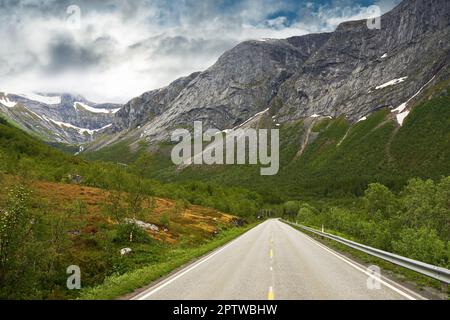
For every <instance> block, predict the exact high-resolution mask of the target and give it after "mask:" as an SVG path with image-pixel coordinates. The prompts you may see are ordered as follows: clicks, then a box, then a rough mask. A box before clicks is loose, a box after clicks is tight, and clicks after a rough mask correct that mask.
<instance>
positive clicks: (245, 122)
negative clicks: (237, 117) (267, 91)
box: [231, 108, 269, 130]
mask: <svg viewBox="0 0 450 320" xmlns="http://www.w3.org/2000/svg"><path fill="white" fill-rule="evenodd" d="M267 111H269V108H267V109H266V110H263V111H261V112H258V113H257V114H255V115H254V116H253V117H250V118H248V119H247V120H246V121H244V122H243V123H242V124H240V125H238V126H236V127H234V128H233V129H231V130H234V129H237V128H239V127H242V126H243V125H245V124H247V123H249V122H250V121H252V120H253V119H255V118H256V117H258V116H260V115H262V114H264V113H266V112H267Z"/></svg>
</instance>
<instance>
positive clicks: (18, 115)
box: [0, 92, 121, 144]
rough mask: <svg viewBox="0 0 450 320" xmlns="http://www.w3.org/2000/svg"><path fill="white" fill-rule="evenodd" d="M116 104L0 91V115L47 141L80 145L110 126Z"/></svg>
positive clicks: (63, 95)
mask: <svg viewBox="0 0 450 320" xmlns="http://www.w3.org/2000/svg"><path fill="white" fill-rule="evenodd" d="M120 107H121V106H120V105H117V104H111V103H105V104H96V103H93V102H90V101H88V100H86V99H85V98H83V97H82V96H79V95H71V94H61V95H57V94H34V93H33V94H12V93H6V92H0V114H1V115H3V116H4V117H5V118H6V119H8V120H9V121H11V122H13V123H14V124H16V125H17V126H18V127H20V128H22V129H24V130H25V131H27V132H29V133H32V134H34V135H37V136H38V137H40V138H41V139H43V140H45V141H48V142H59V143H66V144H83V143H86V142H88V141H92V140H93V139H94V137H95V136H97V135H98V134H100V133H102V132H104V131H105V129H106V128H108V127H110V126H111V125H112V122H113V120H114V115H115V113H116V112H118V111H119V109H120Z"/></svg>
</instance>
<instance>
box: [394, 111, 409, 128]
mask: <svg viewBox="0 0 450 320" xmlns="http://www.w3.org/2000/svg"><path fill="white" fill-rule="evenodd" d="M408 114H409V110H406V111H405V112H402V113H399V114H397V122H398V124H399V125H401V126H402V125H403V121H404V120H405V118H406V117H407V116H408Z"/></svg>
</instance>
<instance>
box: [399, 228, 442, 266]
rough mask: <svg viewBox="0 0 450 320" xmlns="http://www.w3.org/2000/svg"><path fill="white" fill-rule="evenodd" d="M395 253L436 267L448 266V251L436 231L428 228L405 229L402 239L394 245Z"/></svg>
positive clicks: (401, 234) (401, 233)
mask: <svg viewBox="0 0 450 320" xmlns="http://www.w3.org/2000/svg"><path fill="white" fill-rule="evenodd" d="M392 247H393V249H394V251H395V252H396V253H398V254H400V255H403V256H406V257H409V258H411V259H416V260H419V261H423V262H427V263H430V264H434V265H441V266H445V267H447V266H448V257H447V255H448V251H447V248H446V246H445V243H444V242H443V241H442V240H440V239H439V237H438V235H437V232H436V230H433V229H428V228H420V229H418V230H415V229H411V228H409V229H405V230H403V231H402V232H400V239H399V240H398V241H394V242H393V243H392Z"/></svg>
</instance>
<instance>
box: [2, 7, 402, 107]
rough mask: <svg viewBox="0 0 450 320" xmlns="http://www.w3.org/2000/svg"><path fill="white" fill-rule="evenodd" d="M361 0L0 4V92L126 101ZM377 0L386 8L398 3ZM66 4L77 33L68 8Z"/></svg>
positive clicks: (360, 11) (343, 14)
mask: <svg viewBox="0 0 450 320" xmlns="http://www.w3.org/2000/svg"><path fill="white" fill-rule="evenodd" d="M361 1H363V0H360V1H358V0H326V1H325V0H323V1H320V2H317V1H298V0H285V1H280V0H242V1H238V0H210V1H198V0H174V1H163V0H126V1H118V0H90V1H87V0H79V1H73V0H70V1H68V0H62V1H58V0H47V1H44V0H22V1H8V0H0V21H2V24H1V25H0V38H1V39H2V46H1V47H0V90H5V91H9V92H26V91H39V92H68V91H69V92H73V93H79V94H82V95H85V96H86V97H88V98H89V99H91V100H94V101H99V102H103V101H114V102H126V101H127V100H129V99H131V98H132V97H134V96H137V95H140V94H142V93H143V92H145V91H148V90H151V89H155V88H159V87H162V86H164V85H167V84H168V83H170V82H171V81H173V80H175V79H176V78H178V77H180V76H184V75H187V74H190V73H192V72H194V71H199V70H204V69H206V68H207V67H209V66H210V65H212V64H213V63H214V62H215V61H216V60H217V58H218V57H219V56H220V55H221V54H222V53H223V52H224V51H226V50H228V49H230V48H232V47H233V46H234V45H236V44H238V43H239V42H240V41H244V40H247V39H258V38H286V37H290V36H294V35H303V34H307V33H311V32H323V31H332V30H333V29H334V28H335V27H336V25H337V24H338V23H340V22H341V21H345V20H349V19H355V18H364V14H366V13H367V12H366V10H367V6H368V1H367V0H364V3H363V2H361ZM369 2H370V1H369ZM375 2H376V4H379V5H380V7H381V8H382V10H383V11H387V10H389V9H391V8H392V7H393V6H394V5H395V4H397V3H398V2H399V1H398V0H378V1H375V0H374V2H370V4H372V3H375ZM73 3H75V4H77V5H78V6H79V8H80V10H81V15H80V17H81V20H80V23H79V27H80V28H79V29H77V28H75V29H74V28H73V26H74V25H73V24H71V23H70V22H71V21H72V20H71V19H73V18H76V17H75V16H73V15H72V14H68V13H67V8H68V7H69V6H70V5H72V4H73Z"/></svg>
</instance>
